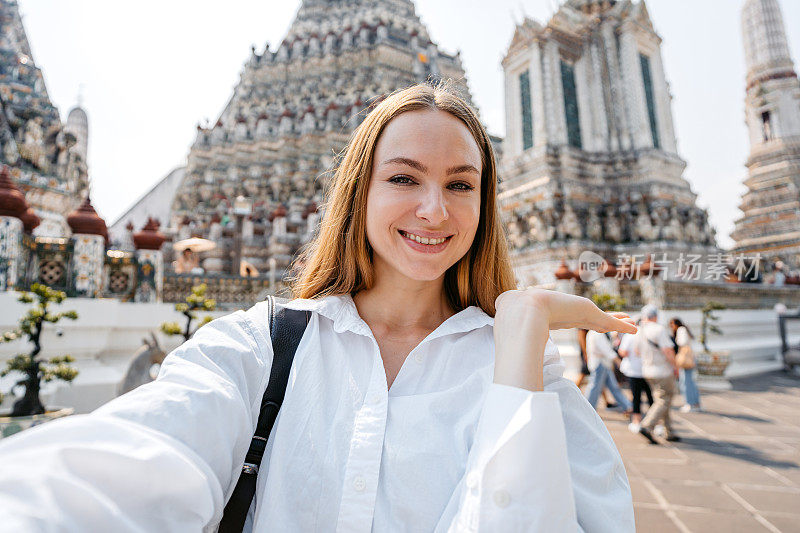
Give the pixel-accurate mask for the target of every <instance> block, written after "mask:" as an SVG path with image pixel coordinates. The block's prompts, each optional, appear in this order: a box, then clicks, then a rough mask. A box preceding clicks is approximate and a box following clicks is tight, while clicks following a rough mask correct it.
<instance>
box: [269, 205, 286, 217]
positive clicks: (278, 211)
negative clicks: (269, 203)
mask: <svg viewBox="0 0 800 533" xmlns="http://www.w3.org/2000/svg"><path fill="white" fill-rule="evenodd" d="M272 215H273V216H274V217H275V218H279V217H285V216H286V208H285V207H284V206H283V205H279V206H278V207H276V208H275V211H273V212H272Z"/></svg>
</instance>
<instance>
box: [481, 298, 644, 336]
mask: <svg viewBox="0 0 800 533" xmlns="http://www.w3.org/2000/svg"><path fill="white" fill-rule="evenodd" d="M495 306H496V309H497V313H498V314H499V313H501V312H503V314H509V313H511V314H517V313H521V314H523V315H525V314H528V313H536V314H540V315H541V316H543V317H545V318H546V319H547V324H548V329H571V328H581V329H591V330H594V331H599V332H600V333H605V332H607V331H619V332H620V333H636V326H634V324H633V319H632V318H630V316H628V314H627V313H606V312H604V311H602V310H600V308H599V307H597V306H596V305H595V304H594V302H592V301H591V300H589V299H588V298H583V297H581V296H575V295H574V294H564V293H562V292H557V291H550V290H545V289H525V290H519V291H506V292H504V293H503V294H501V295H500V296H498V297H497V300H496V301H495Z"/></svg>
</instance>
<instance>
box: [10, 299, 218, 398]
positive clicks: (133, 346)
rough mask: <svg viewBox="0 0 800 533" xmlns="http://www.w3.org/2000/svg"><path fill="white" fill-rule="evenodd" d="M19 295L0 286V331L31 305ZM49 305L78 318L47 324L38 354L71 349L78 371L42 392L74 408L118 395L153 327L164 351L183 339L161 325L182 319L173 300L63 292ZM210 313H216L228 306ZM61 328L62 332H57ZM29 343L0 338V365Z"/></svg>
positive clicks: (11, 377) (49, 354)
mask: <svg viewBox="0 0 800 533" xmlns="http://www.w3.org/2000/svg"><path fill="white" fill-rule="evenodd" d="M17 296H18V294H17V293H16V292H0V332H3V331H8V330H10V329H12V328H14V327H15V326H16V324H17V320H18V319H19V318H20V317H21V316H22V315H23V314H24V313H25V312H26V310H27V309H28V308H29V307H30V305H26V304H22V303H20V302H17ZM53 310H55V311H58V310H75V311H77V312H78V320H74V321H73V320H62V321H61V322H59V323H58V324H56V325H53V324H46V325H45V328H44V331H43V333H42V355H43V357H45V358H49V357H53V356H57V355H67V354H69V355H72V356H73V357H74V358H75V359H76V362H75V363H74V365H75V367H76V368H77V369H78V370H79V372H80V374H78V377H77V378H75V381H74V382H73V383H72V384H66V383H60V382H59V383H56V382H51V383H48V384H43V386H44V397H45V401H46V402H50V403H52V404H57V405H68V406H74V407H75V409H76V412H78V413H85V412H88V411H91V410H93V409H95V408H96V407H99V406H100V405H102V404H103V403H105V402H107V401H108V400H111V399H112V398H113V397H114V396H115V395H116V386H117V383H119V381H120V380H121V379H122V376H123V374H124V373H125V371H126V370H127V366H128V363H129V361H130V359H131V358H132V357H133V355H134V353H136V351H137V350H138V349H139V348H140V347H141V346H142V339H144V338H149V337H150V333H151V332H152V333H154V334H155V335H156V337H157V338H158V341H159V345H160V346H161V347H162V348H163V349H164V350H165V352H167V353H169V351H171V350H172V349H174V348H175V347H176V346H178V345H179V344H180V343H181V342H182V340H183V338H182V337H168V336H166V335H164V334H162V333H161V332H160V331H159V326H160V325H161V323H162V322H178V323H179V324H181V325H183V321H182V319H183V315H181V314H180V313H178V312H176V311H175V306H174V304H167V303H136V304H134V303H127V302H120V301H119V300H112V299H95V298H67V299H66V300H64V302H63V303H62V304H61V305H59V306H54V307H53ZM208 314H210V315H212V316H214V317H219V316H223V315H225V314H227V312H221V311H217V312H212V313H208ZM204 315H205V313H204V314H201V316H204ZM59 331H61V332H63V334H62V335H60V336H59V335H58V332H59ZM29 346H30V345H29V344H28V343H27V342H25V341H15V342H13V343H5V344H0V367H4V366H5V361H6V360H8V359H10V358H11V357H13V356H14V355H16V354H18V353H24V352H27V351H29V350H30V347H29ZM14 381H15V378H14V377H13V376H6V377H5V378H2V379H0V389H2V390H3V391H8V388H9V386H10V385H11V384H12V383H13V382H14ZM6 401H7V402H11V401H12V399H11V398H8V399H7V400H6Z"/></svg>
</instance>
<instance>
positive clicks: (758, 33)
mask: <svg viewBox="0 0 800 533" xmlns="http://www.w3.org/2000/svg"><path fill="white" fill-rule="evenodd" d="M742 34H743V39H744V51H745V64H746V65H747V84H748V86H750V85H752V84H753V83H755V82H757V81H758V80H759V79H764V78H767V77H771V76H781V75H786V76H791V75H793V74H794V62H793V61H792V57H791V54H790V53H789V43H788V40H787V38H786V26H785V25H784V22H783V14H782V13H781V7H780V5H779V4H778V0H747V2H746V3H745V5H744V7H743V8H742Z"/></svg>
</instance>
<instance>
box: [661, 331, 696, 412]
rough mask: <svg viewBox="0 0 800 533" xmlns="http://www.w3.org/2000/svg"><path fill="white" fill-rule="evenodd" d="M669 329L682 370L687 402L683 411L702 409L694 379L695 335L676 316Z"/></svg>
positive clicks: (681, 385) (684, 393) (682, 391)
mask: <svg viewBox="0 0 800 533" xmlns="http://www.w3.org/2000/svg"><path fill="white" fill-rule="evenodd" d="M669 329H670V331H671V332H672V339H673V341H674V344H675V346H677V348H676V349H675V352H676V354H675V362H676V364H677V365H678V369H679V371H680V381H679V383H680V387H681V394H683V398H684V400H686V403H685V404H684V405H683V406H682V407H681V409H680V410H681V412H682V413H688V412H690V411H700V410H701V407H700V391H699V390H698V389H697V383H696V382H695V380H694V371H695V358H694V350H692V339H694V336H693V335H692V332H691V331H689V328H688V327H687V326H686V325H685V324H684V323H683V321H682V320H681V319H680V318H678V317H674V318H672V319H671V320H670V321H669Z"/></svg>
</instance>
